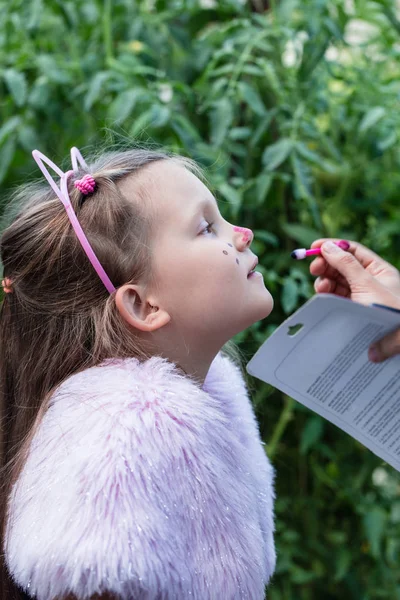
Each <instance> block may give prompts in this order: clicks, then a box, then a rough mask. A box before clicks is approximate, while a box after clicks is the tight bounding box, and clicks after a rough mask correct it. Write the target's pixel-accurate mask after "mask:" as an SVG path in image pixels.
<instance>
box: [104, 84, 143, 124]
mask: <svg viewBox="0 0 400 600" xmlns="http://www.w3.org/2000/svg"><path fill="white" fill-rule="evenodd" d="M141 93H142V90H141V89H140V88H139V89H138V88H133V89H130V90H125V91H123V92H121V93H120V94H118V96H117V97H116V98H115V100H113V101H112V102H111V104H110V107H109V109H108V116H109V118H110V119H112V121H114V122H115V123H122V122H123V121H125V119H127V118H128V117H129V116H130V114H131V112H132V111H133V108H134V106H135V104H136V101H137V99H138V98H139V96H140V95H141Z"/></svg>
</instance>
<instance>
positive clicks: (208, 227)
mask: <svg viewBox="0 0 400 600" xmlns="http://www.w3.org/2000/svg"><path fill="white" fill-rule="evenodd" d="M213 225H214V223H207V227H204V229H202V231H201V232H200V233H201V234H202V235H205V234H208V233H212V228H213Z"/></svg>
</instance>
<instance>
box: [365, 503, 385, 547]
mask: <svg viewBox="0 0 400 600" xmlns="http://www.w3.org/2000/svg"><path fill="white" fill-rule="evenodd" d="M386 521H387V515H386V512H385V511H384V510H383V508H381V507H380V506H373V507H372V508H371V510H370V511H369V512H367V514H366V515H364V531H365V533H366V536H367V539H368V541H369V543H370V546H371V554H372V556H374V557H375V558H378V557H379V555H380V549H381V542H382V537H383V533H384V530H385V525H386Z"/></svg>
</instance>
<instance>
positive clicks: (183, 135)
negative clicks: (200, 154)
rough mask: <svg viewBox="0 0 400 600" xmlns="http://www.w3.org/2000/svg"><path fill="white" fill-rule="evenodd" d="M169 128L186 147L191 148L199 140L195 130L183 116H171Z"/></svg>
mask: <svg viewBox="0 0 400 600" xmlns="http://www.w3.org/2000/svg"><path fill="white" fill-rule="evenodd" d="M171 127H172V129H173V130H174V131H175V133H177V135H178V136H179V137H180V139H181V140H182V142H183V143H184V145H185V146H186V147H189V148H191V147H192V146H193V145H194V144H195V143H196V142H199V141H200V140H201V137H200V135H199V132H198V131H197V129H196V128H195V127H193V125H192V124H191V123H190V121H188V119H187V118H186V117H184V116H183V115H179V114H174V115H172V118H171Z"/></svg>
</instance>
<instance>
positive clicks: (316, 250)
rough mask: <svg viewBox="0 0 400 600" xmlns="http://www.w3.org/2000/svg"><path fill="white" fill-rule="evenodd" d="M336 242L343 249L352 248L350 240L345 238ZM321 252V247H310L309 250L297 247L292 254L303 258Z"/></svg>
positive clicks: (297, 257) (299, 258)
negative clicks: (347, 240)
mask: <svg viewBox="0 0 400 600" xmlns="http://www.w3.org/2000/svg"><path fill="white" fill-rule="evenodd" d="M335 244H336V246H339V248H341V249H342V250H348V249H349V248H350V244H349V242H346V241H345V240H341V241H340V242H335ZM319 254H321V248H310V249H309V250H306V248H297V250H293V252H292V253H291V255H290V256H291V257H292V258H295V259H296V260H302V259H303V258H306V257H307V256H315V255H319Z"/></svg>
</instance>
